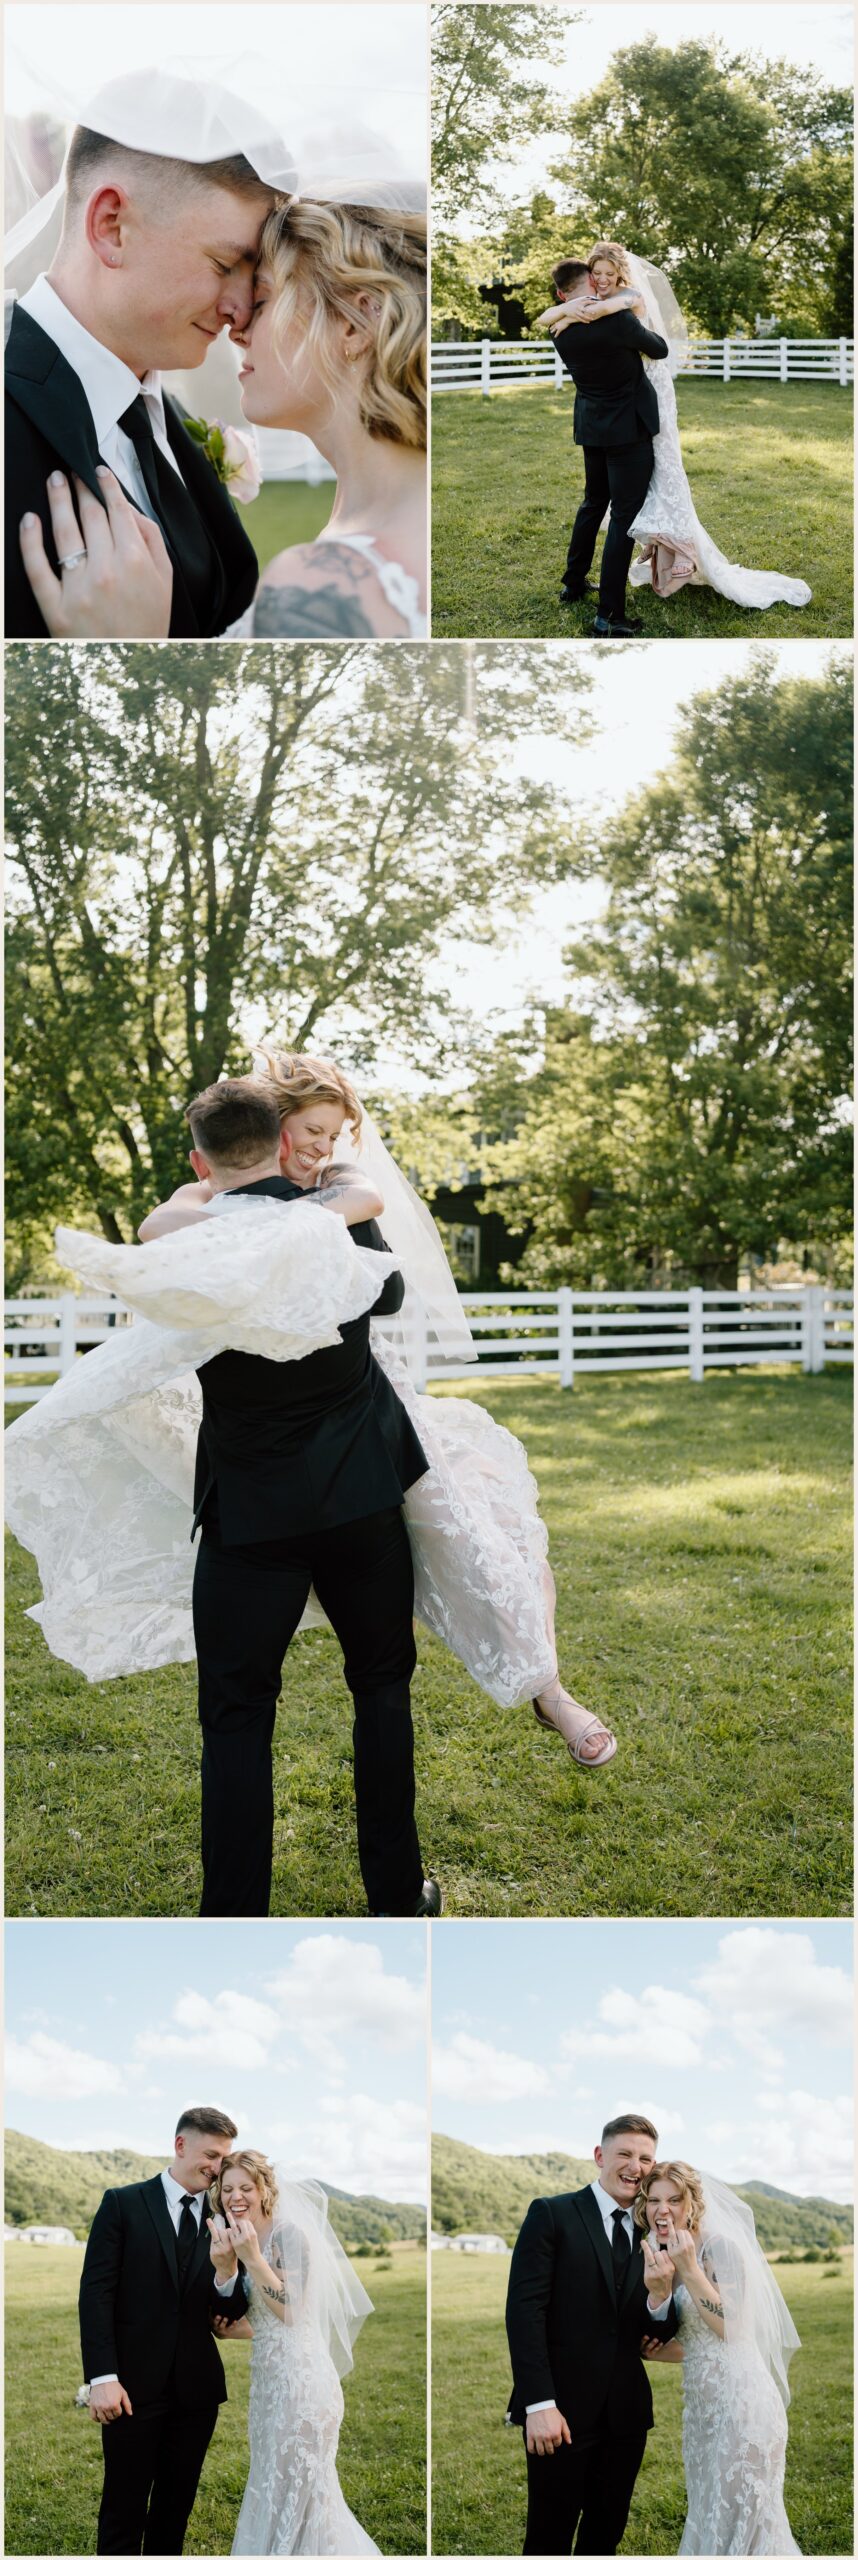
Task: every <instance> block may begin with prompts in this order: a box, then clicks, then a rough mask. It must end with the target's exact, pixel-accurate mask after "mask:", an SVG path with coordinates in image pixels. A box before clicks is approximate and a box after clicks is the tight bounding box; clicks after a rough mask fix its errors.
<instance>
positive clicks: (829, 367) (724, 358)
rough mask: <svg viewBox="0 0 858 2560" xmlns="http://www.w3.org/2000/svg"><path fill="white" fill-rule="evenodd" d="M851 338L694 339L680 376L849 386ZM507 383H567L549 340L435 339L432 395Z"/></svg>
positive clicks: (485, 389)
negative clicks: (684, 374) (827, 383)
mask: <svg viewBox="0 0 858 2560" xmlns="http://www.w3.org/2000/svg"><path fill="white" fill-rule="evenodd" d="M853 370H854V341H853V339H852V338H695V339H692V341H691V343H690V346H689V349H688V354H687V358H686V361H685V364H684V366H683V371H684V372H685V373H694V374H703V375H707V376H708V377H709V379H710V380H711V381H713V382H745V381H747V380H748V379H749V378H751V377H752V376H753V377H754V378H755V379H757V380H762V381H767V382H838V383H841V384H843V385H844V386H845V385H846V384H847V383H849V382H851V381H852V377H853ZM511 382H554V383H558V384H561V383H564V382H568V383H570V385H571V375H570V374H568V373H567V371H566V367H565V365H564V364H562V363H561V360H560V356H559V355H558V352H557V348H556V347H555V345H554V341H553V338H533V339H531V338H473V339H470V340H466V339H453V338H448V339H444V338H441V339H438V340H437V341H436V343H435V344H434V345H433V348H432V389H433V391H482V392H483V393H484V394H486V395H488V393H489V392H490V391H496V390H497V389H499V387H500V386H501V385H502V384H504V383H506V384H509V383H511Z"/></svg>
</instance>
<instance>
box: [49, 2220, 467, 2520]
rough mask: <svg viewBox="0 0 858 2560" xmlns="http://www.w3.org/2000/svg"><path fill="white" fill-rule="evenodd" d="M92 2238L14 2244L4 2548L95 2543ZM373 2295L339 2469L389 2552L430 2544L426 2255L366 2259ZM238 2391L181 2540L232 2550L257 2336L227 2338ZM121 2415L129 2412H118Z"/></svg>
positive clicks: (349, 2392)
mask: <svg viewBox="0 0 858 2560" xmlns="http://www.w3.org/2000/svg"><path fill="white" fill-rule="evenodd" d="M82 2261H83V2250H82V2249H71V2248H65V2249H59V2248H34V2247H27V2246H25V2245H24V2244H20V2245H16V2246H13V2245H9V2246H7V2249H6V2481H7V2492H6V2543H5V2547H6V2550H7V2552H11V2553H23V2552H45V2551H50V2552H81V2551H94V2550H95V2520H96V2515H97V2511H98V2501H99V2498H100V2495H101V2480H102V2460H101V2446H100V2441H99V2436H98V2431H97V2429H96V2428H95V2426H94V2425H93V2422H92V2420H91V2418H90V2417H89V2416H88V2415H87V2412H86V2410H85V2409H84V2410H80V2409H76V2408H75V2405H74V2397H75V2392H76V2391H77V2388H78V2384H79V2382H80V2379H81V2369H80V2346H79V2339H78V2325H77V2289H78V2285H79V2282H80V2270H81V2265H82ZM358 2265H359V2269H360V2274H361V2277H362V2280H363V2282H364V2283H365V2284H366V2287H367V2291H368V2292H369V2294H370V2295H371V2297H372V2300H373V2303H374V2305H375V2309H374V2312H373V2316H372V2319H371V2320H368V2321H367V2323H366V2326H365V2328H364V2329H363V2330H362V2331H361V2335H360V2339H359V2341H358V2345H357V2349H356V2353H355V2366H354V2372H353V2373H352V2374H350V2375H349V2376H348V2377H347V2380H346V2383H345V2386H344V2388H345V2402H346V2414H345V2419H344V2422H343V2430H342V2434H341V2437H340V2454H339V2463H338V2469H339V2475H340V2480H341V2482H342V2486H343V2490H344V2492H345V2496H346V2498H347V2500H348V2503H349V2506H350V2507H352V2508H353V2509H354V2513H355V2514H356V2515H357V2516H358V2518H359V2520H360V2522H361V2524H362V2525H363V2526H364V2527H365V2529H366V2531H367V2532H368V2533H370V2534H371V2535H372V2538H373V2541H374V2542H377V2543H378V2544H379V2546H380V2549H381V2550H382V2551H383V2552H425V2550H426V2260H425V2256H424V2253H423V2251H422V2250H418V2249H405V2248H402V2249H395V2250H394V2252H393V2255H392V2258H391V2262H390V2264H389V2265H388V2266H384V2265H379V2263H378V2261H377V2259H376V2258H373V2257H369V2258H361V2259H359V2261H358ZM221 2353H222V2356H223V2363H224V2370H225V2373H226V2378H227V2388H228V2391H229V2399H228V2401H227V2404H226V2407H225V2408H223V2409H222V2410H221V2413H220V2416H219V2418H218V2422H217V2427H216V2429H215V2434H214V2438H213V2440H212V2444H211V2446H210V2449H209V2452H208V2454H207V2456H206V2464H205V2469H204V2472H203V2476H202V2481H201V2484H200V2493H199V2496H198V2499H197V2503H196V2506H195V2508H194V2512H193V2516H192V2518H191V2524H190V2529H189V2532H188V2537H187V2541H186V2544H185V2550H186V2552H189V2553H201V2552H228V2551H229V2550H230V2549H231V2546H232V2539H233V2534H234V2531H235V2524H236V2518H237V2515H238V2509H239V2505H240V2503H241V2498H242V2493H243V2489H244V2483H245V2479H246V2477H247V2467H248V2451H247V2395H248V2387H249V2381H250V2344H249V2341H247V2340H241V2339H236V2340H235V2342H234V2344H233V2345H232V2346H227V2345H225V2344H224V2345H223V2346H222V2348H221ZM117 2423H118V2424H119V2425H121V2424H122V2423H123V2422H122V2420H121V2419H120V2420H119V2421H118V2422H117Z"/></svg>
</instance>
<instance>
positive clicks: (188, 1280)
mask: <svg viewBox="0 0 858 2560" xmlns="http://www.w3.org/2000/svg"><path fill="white" fill-rule="evenodd" d="M222 1208H223V1210H224V1211H225V1214H221V1215H219V1216H212V1217H211V1218H210V1219H203V1220H201V1221H200V1222H199V1224H198V1225H197V1226H196V1227H194V1228H186V1229H184V1230H182V1231H179V1232H176V1233H174V1234H173V1235H168V1236H164V1237H163V1238H161V1240H160V1241H159V1242H158V1243H156V1244H148V1245H145V1246H126V1245H119V1246H116V1245H109V1244H107V1243H105V1242H103V1241H102V1239H101V1238H100V1237H98V1236H94V1235H88V1234H83V1233H77V1232H75V1231H74V1230H71V1229H67V1228H61V1229H59V1230H58V1235H57V1251H58V1255H59V1258H60V1260H61V1261H62V1262H64V1263H66V1264H68V1265H69V1266H70V1267H71V1268H72V1269H73V1270H75V1271H77V1272H78V1273H79V1274H80V1276H81V1277H82V1278H83V1280H84V1281H85V1283H86V1285H87V1287H88V1289H90V1290H91V1291H96V1292H103V1293H106V1292H107V1291H114V1292H115V1293H116V1295H117V1296H118V1298H119V1299H120V1300H121V1302H122V1304H123V1305H124V1306H125V1307H126V1308H129V1309H131V1310H132V1311H133V1314H134V1321H133V1323H132V1324H131V1325H128V1326H126V1325H122V1326H121V1327H119V1328H117V1330H116V1331H115V1332H114V1333H113V1334H112V1336H111V1338H110V1340H109V1341H107V1342H105V1343H103V1344H101V1345H100V1346H99V1348H98V1349H96V1350H93V1351H91V1352H89V1353H88V1354H87V1356H86V1358H85V1359H79V1360H78V1361H77V1362H76V1364H75V1366H74V1368H73V1369H72V1370H70V1371H69V1372H68V1374H67V1375H66V1377H64V1378H62V1379H60V1381H59V1382H58V1384H57V1385H56V1386H55V1387H53V1388H52V1389H51V1390H50V1392H49V1393H48V1394H47V1395H45V1396H43V1397H42V1398H40V1400H39V1401H38V1403H35V1404H33V1405H31V1406H30V1407H29V1409H28V1411H27V1412H26V1413H25V1414H22V1415H21V1416H20V1417H19V1419H18V1420H17V1421H16V1422H14V1423H13V1424H12V1425H11V1427H10V1429H9V1430H8V1431H7V1433H6V1484H7V1516H8V1520H9V1525H10V1527H11V1528H12V1530H13V1531H14V1533H15V1536H16V1537H17V1538H19V1540H20V1541H21V1544H22V1545H23V1546H25V1547H28V1548H29V1549H30V1550H31V1551H32V1553H33V1554H34V1555H35V1557H36V1559H37V1563H38V1567H39V1573H40V1578H41V1584H42V1599H41V1601H40V1602H39V1603H38V1605H37V1606H36V1607H35V1608H33V1609H32V1610H31V1611H30V1613H29V1614H30V1616H31V1617H33V1618H35V1620H36V1621H37V1623H38V1624H39V1625H40V1626H41V1628H42V1631H43V1634H44V1636H45V1638H46V1641H47V1643H48V1645H49V1646H50V1649H51V1652H52V1653H54V1654H57V1655H58V1656H59V1657H60V1659H61V1660H62V1661H64V1662H70V1663H71V1664H72V1665H73V1666H74V1668H75V1669H76V1670H78V1671H82V1672H84V1673H85V1675H86V1677H87V1679H89V1680H105V1679H115V1678H116V1677H118V1676H119V1675H121V1674H124V1673H128V1672H136V1671H145V1670H152V1669H155V1668H157V1667H158V1666H159V1665H161V1664H164V1663H168V1662H190V1661H192V1660H193V1657H194V1640H193V1625H192V1617H191V1587H192V1579H193V1567H194V1550H193V1549H192V1547H191V1542H190V1530H191V1519H192V1491H193V1478H194V1457H195V1450H196V1439H197V1430H198V1426H199V1420H200V1412H201V1394H200V1386H199V1380H198V1378H197V1376H196V1370H197V1369H198V1367H200V1366H201V1365H202V1364H203V1363H204V1362H205V1361H206V1360H207V1359H211V1358H212V1357H214V1355H215V1354H216V1353H217V1352H219V1351H223V1350H226V1349H228V1348H231V1349H234V1350H240V1351H249V1352H254V1353H257V1354H259V1355H260V1356H261V1357H264V1358H266V1359H272V1360H283V1359H299V1358H302V1357H304V1356H305V1355H306V1354H307V1353H308V1352H310V1351H312V1350H314V1349H317V1348H320V1347H322V1346H323V1345H324V1344H325V1343H331V1342H336V1341H337V1340H338V1338H339V1327H340V1324H341V1323H343V1322H345V1321H347V1320H348V1319H349V1318H352V1317H355V1316H357V1315H360V1314H361V1313H363V1312H365V1310H366V1308H367V1307H368V1306H370V1305H372V1304H373V1302H374V1300H375V1299H376V1298H377V1296H378V1292H379V1287H380V1283H381V1279H382V1276H383V1272H384V1267H385V1266H384V1263H383V1262H381V1261H380V1257H379V1255H378V1254H377V1253H372V1252H367V1251H365V1250H364V1249H362V1248H361V1247H359V1246H355V1245H354V1244H353V1243H352V1240H351V1237H350V1235H349V1234H348V1231H347V1229H346V1227H345V1225H344V1222H343V1220H342V1219H341V1218H339V1217H337V1216H335V1215H334V1214H333V1213H332V1212H331V1211H330V1210H328V1209H325V1208H324V1207H322V1206H321V1205H320V1200H319V1198H318V1197H317V1196H314V1195H310V1196H308V1198H307V1199H306V1200H302V1201H299V1202H293V1203H291V1204H289V1205H288V1207H287V1206H285V1205H284V1204H283V1203H282V1202H278V1201H271V1200H269V1201H265V1200H255V1201H252V1200H248V1199H244V1200H241V1199H240V1198H238V1197H235V1198H233V1199H232V1200H231V1201H230V1202H229V1204H228V1206H227V1204H226V1203H222ZM394 1259H395V1257H394ZM373 1332H374V1336H375V1335H376V1333H377V1336H378V1338H377V1339H375V1338H374V1342H373V1348H374V1350H375V1354H376V1358H377V1359H378V1361H379V1363H380V1364H381V1365H382V1366H383V1367H384V1368H385V1369H386V1370H387V1372H388V1375H389V1376H390V1378H391V1380H392V1383H393V1385H394V1386H395V1388H396V1392H397V1394H398V1395H400V1396H401V1398H402V1401H403V1403H405V1404H406V1405H407V1407H408V1410H409V1412H410V1414H411V1416H412V1419H413V1421H414V1424H415V1428H416V1430H417V1431H418V1434H419V1437H420V1440H421V1442H422V1445H423V1448H424V1449H425V1452H426V1456H427V1458H428V1460H429V1472H428V1474H427V1475H425V1476H423V1477H421V1479H420V1480H419V1482H418V1483H417V1484H415V1485H414V1486H413V1487H412V1488H411V1491H410V1492H409V1494H408V1496H407V1498H406V1504H405V1519H406V1523H407V1527H408V1533H409V1537H410V1541H411V1546H412V1550H413V1555H414V1566H415V1605H416V1610H417V1614H418V1616H419V1617H420V1618H421V1619H422V1621H423V1624H424V1625H425V1626H427V1627H429V1628H431V1629H432V1631H433V1633H434V1634H436V1635H438V1636H440V1638H441V1640H442V1642H443V1643H444V1644H445V1645H446V1646H447V1647H448V1649H449V1651H450V1652H451V1653H453V1654H455V1655H456V1657H457V1659H458V1660H459V1661H460V1662H462V1663H463V1664H464V1666H465V1669H466V1670H467V1671H469V1672H470V1673H471V1676H472V1678H473V1679H475V1680H476V1681H477V1682H478V1683H479V1685H480V1687H481V1688H483V1689H485V1690H486V1691H487V1692H488V1694H489V1696H490V1697H492V1698H494V1699H495V1701H496V1703H497V1704H498V1705H499V1706H514V1705H516V1704H518V1703H519V1701H521V1700H523V1699H525V1698H531V1697H533V1696H535V1695H536V1694H537V1693H538V1691H539V1690H540V1689H541V1688H542V1687H543V1686H544V1685H545V1683H546V1681H548V1680H550V1679H551V1678H552V1677H553V1675H554V1672H555V1670H556V1656H555V1652H554V1647H553V1645H552V1643H551V1641H550V1637H549V1634H548V1630H547V1625H546V1580H547V1576H548V1565H547V1548H548V1539H547V1532H546V1530H545V1528H544V1526H543V1523H542V1521H541V1519H540V1517H539V1512H538V1509H537V1489H536V1485H535V1482H534V1479H533V1477H532V1475H531V1473H530V1470H529V1468H528V1464H527V1459H526V1456H525V1452H524V1450H523V1448H522V1446H521V1443H520V1441H518V1440H516V1439H514V1438H513V1435H512V1433H511V1432H509V1431H506V1430H504V1428H503V1426H502V1425H501V1424H499V1423H496V1422H494V1421H493V1420H492V1417H491V1415H490V1414H488V1413H486V1412H484V1411H483V1409H482V1407H481V1406H479V1405H477V1404H471V1403H469V1402H467V1401H466V1400H465V1398H464V1397H454V1396H449V1397H448V1396H439V1397H434V1396H426V1395H421V1394H419V1393H418V1392H417V1390H416V1389H415V1387H414V1386H413V1385H412V1382H411V1379H410V1377H409V1375H408V1370H407V1367H406V1365H405V1362H404V1359H403V1358H402V1357H401V1356H400V1353H399V1351H398V1350H397V1348H396V1346H395V1344H392V1343H391V1342H390V1341H389V1340H388V1339H387V1338H386V1337H385V1335H383V1334H382V1333H381V1332H380V1331H379V1329H378V1328H374V1329H373ZM326 1623H327V1622H326V1620H325V1618H324V1615H323V1612H322V1611H321V1609H320V1608H319V1605H318V1602H317V1601H316V1600H315V1598H311V1601H310V1604H309V1607H308V1610H307V1612H306V1614H305V1617H304V1619H303V1621H302V1624H303V1625H304V1626H324V1625H325V1624H326Z"/></svg>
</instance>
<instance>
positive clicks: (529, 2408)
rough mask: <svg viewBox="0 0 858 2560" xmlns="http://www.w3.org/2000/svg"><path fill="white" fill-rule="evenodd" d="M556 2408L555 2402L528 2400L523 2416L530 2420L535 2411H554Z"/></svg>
mask: <svg viewBox="0 0 858 2560" xmlns="http://www.w3.org/2000/svg"><path fill="white" fill-rule="evenodd" d="M556 2406H557V2403H556V2401H555V2400H528V2402H527V2405H526V2408H525V2412H524V2414H525V2417H526V2418H532V2417H533V2416H534V2414H535V2411H536V2410H537V2409H555V2408H556Z"/></svg>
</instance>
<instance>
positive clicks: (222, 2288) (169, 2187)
mask: <svg viewBox="0 0 858 2560" xmlns="http://www.w3.org/2000/svg"><path fill="white" fill-rule="evenodd" d="M161 2185H162V2187H163V2189H164V2194H165V2196H166V2199H167V2212H168V2214H169V2216H170V2221H171V2223H172V2225H173V2230H174V2231H175V2234H176V2238H177V2239H178V2237H179V2223H180V2220H181V2214H182V2206H183V2204H185V2202H186V2201H187V2195H188V2190H187V2187H180V2185H179V2181H178V2178H174V2176H173V2173H172V2170H171V2169H162V2171H161ZM205 2203H206V2196H205V2193H203V2194H202V2195H199V2196H192V2197H191V2204H192V2206H193V2214H194V2221H195V2223H196V2226H197V2230H198V2231H199V2227H200V2223H201V2221H202V2216H203V2206H204V2204H205ZM237 2281H238V2279H237V2277H236V2276H227V2277H226V2278H225V2280H224V2281H221V2278H220V2276H216V2277H215V2292H216V2293H224V2294H230V2293H232V2291H233V2289H234V2287H235V2285H236V2283H237ZM118 2380H119V2375H118V2373H93V2374H92V2375H91V2376H90V2390H92V2389H93V2387H94V2385H95V2383H96V2382H118Z"/></svg>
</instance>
